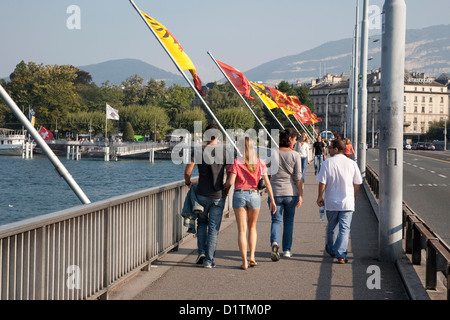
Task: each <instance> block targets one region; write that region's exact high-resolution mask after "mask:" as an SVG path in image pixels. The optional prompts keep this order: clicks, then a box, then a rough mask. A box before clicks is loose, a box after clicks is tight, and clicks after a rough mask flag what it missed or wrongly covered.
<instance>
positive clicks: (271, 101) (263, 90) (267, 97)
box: [250, 81, 278, 109]
mask: <svg viewBox="0 0 450 320" xmlns="http://www.w3.org/2000/svg"><path fill="white" fill-rule="evenodd" d="M250 85H251V86H252V87H253V89H255V91H256V93H257V94H258V96H259V97H260V98H261V100H262V101H264V103H265V104H266V106H267V107H268V108H269V109H276V108H278V105H277V103H276V102H275V98H274V96H273V93H272V90H275V89H272V88H269V87H267V86H264V85H262V84H257V83H254V82H251V81H250Z"/></svg>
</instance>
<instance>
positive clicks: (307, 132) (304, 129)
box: [294, 116, 314, 140]
mask: <svg viewBox="0 0 450 320" xmlns="http://www.w3.org/2000/svg"><path fill="white" fill-rule="evenodd" d="M294 119H295V120H297V122H298V124H299V125H300V127H302V129H303V131H305V134H306V135H307V136H308V138H309V139H311V140H314V139H313V138H312V137H311V134H310V133H309V131H308V129H306V126H305V125H304V124H303V123H302V122H301V121H300V120H298V119H297V118H296V117H295V116H294Z"/></svg>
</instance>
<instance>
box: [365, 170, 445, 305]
mask: <svg viewBox="0 0 450 320" xmlns="http://www.w3.org/2000/svg"><path fill="white" fill-rule="evenodd" d="M366 181H367V184H368V185H369V187H370V188H371V190H372V192H373V193H374V194H375V196H376V198H377V199H378V195H379V178H378V174H377V173H376V172H375V171H374V170H373V169H372V168H371V167H370V166H367V167H366ZM402 213H403V239H404V240H405V241H404V246H405V248H404V250H405V252H406V253H408V254H411V262H412V264H414V265H420V264H421V261H422V258H424V259H425V289H427V290H436V287H437V275H438V273H439V272H442V273H443V274H444V276H445V277H446V282H447V284H446V287H447V300H450V248H449V247H448V245H447V244H446V243H445V242H444V241H442V240H441V239H440V237H439V236H438V235H437V234H436V233H435V232H434V231H433V230H432V229H431V228H430V227H429V226H428V225H427V223H426V222H425V221H424V220H423V219H421V218H420V217H419V215H418V214H417V213H415V212H414V211H413V210H412V209H411V208H410V207H409V206H408V204H407V203H405V202H404V201H403V210H402ZM423 249H425V250H424V253H425V254H424V255H423V256H422V250H423Z"/></svg>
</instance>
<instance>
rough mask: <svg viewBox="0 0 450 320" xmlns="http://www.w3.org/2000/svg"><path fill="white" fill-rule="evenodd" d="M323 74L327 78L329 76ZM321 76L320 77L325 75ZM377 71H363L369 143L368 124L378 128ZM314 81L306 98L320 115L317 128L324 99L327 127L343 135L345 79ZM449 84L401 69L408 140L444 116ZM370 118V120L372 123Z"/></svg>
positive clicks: (369, 127) (322, 126) (418, 136)
mask: <svg viewBox="0 0 450 320" xmlns="http://www.w3.org/2000/svg"><path fill="white" fill-rule="evenodd" d="M327 78H330V77H329V76H328V77H327ZM327 78H325V77H324V78H323V80H325V79H327ZM380 81H381V71H380V70H372V72H371V73H370V74H368V75H367V143H368V144H371V135H372V126H373V128H374V133H375V135H376V133H377V132H378V128H379V121H380ZM312 83H317V84H316V85H313V86H311V88H310V98H311V100H312V101H313V102H314V104H315V106H316V113H317V115H318V116H319V117H320V118H322V119H323V121H322V122H321V123H319V124H318V126H319V130H321V131H322V130H325V118H326V105H327V100H328V130H330V131H332V132H333V133H334V134H341V135H344V132H345V130H346V127H347V125H348V124H347V106H348V91H349V81H348V80H347V81H340V82H329V81H317V80H316V81H313V82H312ZM449 113H450V110H449V88H448V86H447V85H445V84H443V83H440V82H437V81H435V79H434V78H427V77H425V75H424V74H423V73H416V72H412V73H405V86H404V105H403V117H404V118H403V119H404V121H403V128H404V129H403V132H404V138H405V140H407V141H408V142H416V141H424V140H425V135H426V132H427V131H428V128H429V127H430V125H431V124H432V123H433V122H439V121H441V120H443V119H444V118H446V119H448V116H449ZM372 122H373V124H372Z"/></svg>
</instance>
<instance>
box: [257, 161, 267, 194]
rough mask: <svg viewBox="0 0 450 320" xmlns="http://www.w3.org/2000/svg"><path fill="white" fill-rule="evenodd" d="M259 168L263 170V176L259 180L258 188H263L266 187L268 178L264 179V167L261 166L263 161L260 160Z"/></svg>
mask: <svg viewBox="0 0 450 320" xmlns="http://www.w3.org/2000/svg"><path fill="white" fill-rule="evenodd" d="M259 170H260V172H261V178H260V179H259V181H258V187H257V188H258V190H263V189H265V188H266V180H264V177H263V175H262V167H261V161H260V162H259Z"/></svg>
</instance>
